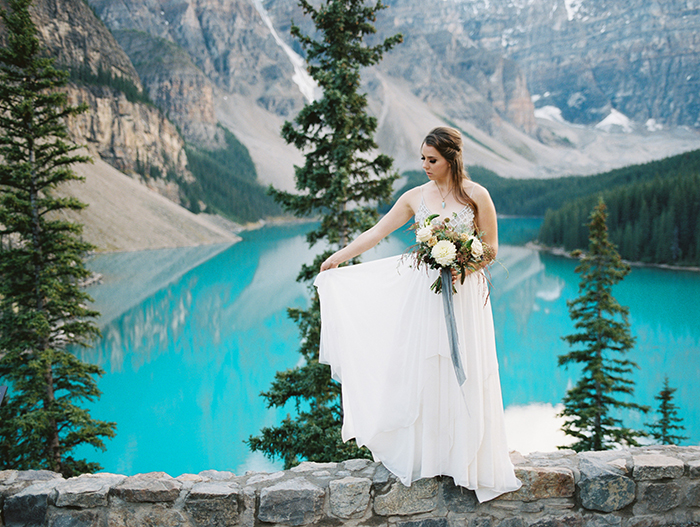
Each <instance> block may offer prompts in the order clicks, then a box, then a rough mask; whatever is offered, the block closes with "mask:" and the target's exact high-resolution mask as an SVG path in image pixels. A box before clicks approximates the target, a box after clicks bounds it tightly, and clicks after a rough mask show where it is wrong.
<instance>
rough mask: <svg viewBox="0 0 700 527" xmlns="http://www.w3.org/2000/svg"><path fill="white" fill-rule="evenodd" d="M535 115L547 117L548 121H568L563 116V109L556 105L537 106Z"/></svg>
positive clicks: (541, 117) (540, 117)
mask: <svg viewBox="0 0 700 527" xmlns="http://www.w3.org/2000/svg"><path fill="white" fill-rule="evenodd" d="M535 117H536V118H537V119H547V120H548V121H554V122H555V123H564V122H566V121H565V120H564V118H563V117H562V116H561V110H560V109H559V108H557V107H556V106H543V107H542V108H535Z"/></svg>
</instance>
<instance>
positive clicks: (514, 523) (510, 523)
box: [498, 516, 525, 527]
mask: <svg viewBox="0 0 700 527" xmlns="http://www.w3.org/2000/svg"><path fill="white" fill-rule="evenodd" d="M498 527H525V521H524V520H523V519H522V518H521V517H520V516H514V517H512V518H506V519H504V520H501V521H500V522H498Z"/></svg>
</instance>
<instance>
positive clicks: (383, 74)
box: [264, 0, 700, 177]
mask: <svg viewBox="0 0 700 527" xmlns="http://www.w3.org/2000/svg"><path fill="white" fill-rule="evenodd" d="M384 3H385V4H386V5H387V6H388V7H387V9H385V10H384V11H382V12H381V13H380V15H379V16H378V18H377V22H376V25H377V29H378V37H386V36H388V35H391V34H394V33H397V32H400V33H402V34H403V35H404V37H405V42H404V44H402V45H400V46H397V47H396V48H395V49H394V50H392V52H390V53H389V54H387V55H386V57H385V59H384V60H383V61H382V62H381V63H380V64H379V65H377V66H376V67H374V68H371V69H370V70H368V71H367V72H365V78H366V80H367V82H366V86H367V89H368V92H369V94H370V96H371V98H372V100H373V110H374V112H375V114H376V115H377V116H378V117H379V118H380V128H379V133H378V139H379V143H380V147H381V149H382V150H384V151H386V152H387V153H389V154H391V155H392V156H394V158H395V159H396V161H397V165H398V166H399V168H401V169H402V170H403V169H408V168H415V167H416V155H417V154H416V152H417V146H418V145H419V143H420V140H421V139H422V137H423V135H424V134H425V132H426V131H427V130H428V129H429V128H430V127H431V126H434V125H437V124H452V125H456V126H458V127H459V128H460V129H462V131H463V132H464V135H465V139H466V144H465V154H466V155H465V157H466V159H467V163H468V164H476V165H482V166H484V167H487V168H490V169H491V170H494V171H495V172H497V173H499V174H500V175H502V176H506V177H551V176H561V175H569V174H592V173H596V172H601V171H604V170H609V169H610V168H613V167H619V166H624V165H626V164H633V163H639V162H644V161H649V160H651V159H658V158H662V157H666V156H668V155H672V154H675V153H679V152H683V151H687V150H690V149H693V148H697V146H698V144H700V143H699V142H698V140H699V136H698V129H699V128H700V123H698V121H697V108H696V102H695V101H696V99H697V97H698V95H697V94H698V90H697V85H696V84H694V83H695V82H697V81H693V79H695V76H696V73H695V71H697V61H698V60H699V59H700V50H698V49H697V48H696V47H694V46H695V44H694V42H695V41H696V38H695V36H694V30H695V28H697V27H698V18H697V17H698V10H697V9H695V10H693V9H691V7H692V6H690V4H687V2H685V1H682V2H681V1H676V0H664V1H663V2H657V1H654V2H644V1H642V0H632V1H631V2H620V3H617V4H611V3H610V2H609V1H607V0H442V1H440V2H433V3H430V5H429V6H427V5H426V4H425V2H423V1H420V0H387V1H386V2H384ZM688 6H690V7H688ZM264 7H265V8H266V9H267V11H268V13H269V15H270V18H271V19H272V21H273V22H274V27H275V28H277V32H278V34H279V35H280V36H282V37H283V38H285V39H286V41H287V43H288V44H289V45H291V46H293V45H294V43H293V42H292V40H291V39H290V37H289V36H288V35H289V26H290V20H292V19H293V20H294V22H295V23H296V24H297V25H300V26H301V27H302V29H303V30H304V31H305V32H307V33H310V34H313V30H314V28H313V26H312V25H311V23H310V21H309V20H308V17H304V16H303V13H301V11H300V9H299V8H298V6H297V5H296V1H295V0H265V2H264ZM581 125H585V126H581Z"/></svg>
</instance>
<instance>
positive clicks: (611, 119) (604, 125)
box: [595, 108, 634, 134]
mask: <svg viewBox="0 0 700 527" xmlns="http://www.w3.org/2000/svg"><path fill="white" fill-rule="evenodd" d="M595 127H596V128H597V129H598V130H603V131H604V132H619V131H622V132H624V133H626V134H629V133H631V132H633V131H634V128H633V126H632V121H631V120H630V118H629V117H627V116H626V115H624V114H623V113H621V112H618V111H617V110H615V109H614V108H613V109H612V110H610V113H609V114H608V116H607V117H606V118H605V119H603V120H602V121H600V122H599V123H598V124H597V125H595Z"/></svg>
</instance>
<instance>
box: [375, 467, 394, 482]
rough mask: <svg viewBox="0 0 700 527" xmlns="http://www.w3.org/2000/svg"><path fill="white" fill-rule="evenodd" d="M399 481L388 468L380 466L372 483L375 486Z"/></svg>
mask: <svg viewBox="0 0 700 527" xmlns="http://www.w3.org/2000/svg"><path fill="white" fill-rule="evenodd" d="M395 481H398V479H397V477H396V476H394V475H393V474H392V473H391V472H390V471H389V469H388V468H386V467H385V466H384V465H382V464H380V465H379V466H378V467H377V470H375V471H374V477H373V478H372V483H374V484H375V485H386V484H387V483H389V482H395Z"/></svg>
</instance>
